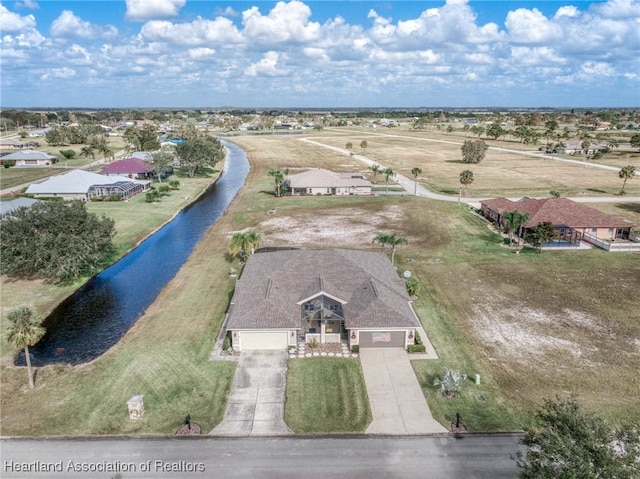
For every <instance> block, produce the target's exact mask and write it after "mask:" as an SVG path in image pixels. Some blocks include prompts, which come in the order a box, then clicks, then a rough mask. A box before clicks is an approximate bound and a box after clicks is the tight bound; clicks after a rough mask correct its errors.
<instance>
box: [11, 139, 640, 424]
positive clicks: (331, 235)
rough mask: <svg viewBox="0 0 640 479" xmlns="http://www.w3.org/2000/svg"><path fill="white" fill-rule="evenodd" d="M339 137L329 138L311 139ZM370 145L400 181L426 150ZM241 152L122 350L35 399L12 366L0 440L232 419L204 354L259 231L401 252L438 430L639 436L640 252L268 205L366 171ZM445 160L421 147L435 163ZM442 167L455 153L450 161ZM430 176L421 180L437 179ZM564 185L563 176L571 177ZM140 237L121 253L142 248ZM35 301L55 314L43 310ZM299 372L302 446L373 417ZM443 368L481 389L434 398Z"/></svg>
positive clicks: (363, 210)
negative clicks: (411, 282) (304, 171)
mask: <svg viewBox="0 0 640 479" xmlns="http://www.w3.org/2000/svg"><path fill="white" fill-rule="evenodd" d="M331 134H333V133H330V132H328V131H323V132H320V133H319V134H317V135H315V136H313V138H315V139H318V138H319V137H320V136H330V135H331ZM421 134H422V135H424V133H421ZM341 135H342V136H343V138H337V139H335V140H333V141H335V143H336V145H338V146H340V145H342V146H343V145H344V142H345V141H347V140H345V138H344V137H348V141H352V142H353V143H354V145H356V146H354V150H357V149H359V148H357V145H359V142H360V141H361V140H360V137H356V136H354V135H353V134H352V133H343V134H341ZM365 138H366V139H367V141H368V142H369V148H367V152H366V154H367V156H373V157H374V158H375V159H378V160H379V161H380V162H381V163H384V164H389V165H390V166H392V167H393V168H394V169H395V168H397V167H398V166H400V167H401V168H402V164H405V165H406V167H409V169H410V167H411V162H412V160H411V156H410V153H409V152H414V153H415V152H416V151H418V150H416V146H415V145H414V146H407V150H406V151H404V152H402V153H401V154H396V153H397V152H396V151H395V150H394V148H389V149H386V147H385V148H382V147H381V148H380V150H376V148H377V146H378V144H382V142H383V141H386V140H385V139H383V140H374V139H372V138H371V137H370V136H367V135H363V136H362V139H365ZM232 141H233V142H234V143H237V144H238V145H240V146H241V147H243V148H244V149H245V150H246V151H247V152H248V153H249V155H250V159H251V162H252V168H251V171H250V173H249V176H248V179H247V184H246V186H245V187H244V188H243V189H241V191H240V192H239V194H238V196H237V197H236V199H235V200H234V201H233V203H232V204H231V206H230V207H229V210H228V212H227V214H225V215H224V216H223V217H222V218H221V219H220V221H219V222H218V223H217V224H216V225H215V226H214V227H212V228H211V230H210V231H209V232H208V233H207V235H206V236H205V238H204V239H203V241H202V242H201V244H200V245H199V246H198V247H197V248H196V250H195V251H194V253H193V254H192V256H191V257H190V259H189V261H188V262H187V264H186V265H185V266H184V267H183V268H182V269H181V270H180V272H179V273H178V275H177V276H176V277H175V278H174V280H173V281H172V282H171V283H170V284H169V285H168V286H167V287H166V288H165V290H164V291H163V292H162V293H161V295H160V296H159V297H158V299H157V300H156V301H155V302H154V304H153V305H152V306H151V307H150V308H149V309H148V310H147V312H146V313H145V315H144V316H143V317H142V318H141V319H140V320H139V321H138V322H137V323H136V325H135V326H134V327H133V328H132V329H131V330H130V331H129V332H128V333H127V335H126V336H125V337H124V339H123V340H121V341H120V343H118V344H117V345H116V346H115V347H114V348H112V349H111V350H110V351H109V352H108V353H107V354H105V355H104V356H103V357H101V358H99V359H97V360H96V361H94V362H92V363H90V364H88V365H85V366H78V367H65V366H54V367H47V368H43V369H41V370H39V372H38V377H37V385H38V386H37V388H36V389H35V390H32V391H30V390H28V389H27V388H26V383H27V381H26V372H25V371H24V370H23V369H17V368H13V367H6V366H2V391H1V392H0V394H1V401H2V403H1V405H2V434H6V435H10V434H20V435H22V434H38V435H44V434H66V433H74V434H96V433H106V432H133V433H171V432H173V431H174V430H175V429H177V427H178V426H179V425H180V423H181V421H182V420H183V419H184V417H185V416H186V414H187V413H189V414H191V416H192V417H193V420H194V421H196V422H200V423H201V424H202V425H203V431H208V430H210V429H209V428H212V427H213V426H215V425H216V424H217V422H219V421H220V420H221V418H222V414H223V412H224V407H225V402H226V395H227V392H228V390H229V388H230V384H231V379H232V376H233V366H232V365H229V364H228V363H224V362H221V363H211V362H208V361H207V355H208V353H209V352H210V349H211V347H212V345H213V339H214V336H215V333H216V332H217V331H218V329H219V327H220V324H221V322H222V320H223V318H224V312H225V310H226V307H227V305H228V302H229V298H230V294H231V292H232V288H233V283H232V280H231V279H230V278H229V276H228V271H229V267H230V265H232V264H234V263H229V262H228V261H227V260H226V258H225V255H224V253H225V252H226V246H227V245H228V242H229V239H230V237H231V235H232V233H233V232H234V231H238V230H244V229H253V230H255V231H257V232H258V233H260V234H261V235H262V240H263V241H262V243H263V246H285V245H291V246H299V247H307V248H312V247H316V248H317V247H342V248H358V249H364V250H371V251H379V247H377V246H374V245H372V244H371V240H372V239H373V237H374V236H375V233H377V232H380V231H393V232H396V233H397V234H398V235H399V236H403V237H405V238H407V239H408V240H409V244H408V245H406V246H402V247H401V248H399V250H398V253H397V254H396V265H397V266H398V270H399V271H404V270H410V271H411V272H412V273H413V277H414V278H417V279H418V281H419V282H420V291H419V293H418V296H419V299H418V300H417V301H416V302H415V304H414V305H415V309H416V313H417V315H418V317H419V319H420V321H421V322H422V324H423V326H424V327H425V330H426V331H427V333H428V334H429V338H430V339H431V341H432V343H433V345H434V347H435V348H436V351H437V352H438V354H439V357H440V359H439V360H436V361H426V360H420V361H414V362H413V365H414V369H415V371H416V375H417V377H418V380H419V381H420V383H421V385H422V387H423V390H424V392H425V395H426V396H427V398H428V401H429V404H430V407H431V409H432V412H433V414H434V417H436V419H438V420H440V421H441V422H442V423H443V424H445V425H446V426H448V425H449V424H450V423H451V422H452V421H453V420H454V418H455V412H460V413H461V414H462V416H463V422H465V424H466V425H467V427H469V429H470V430H472V431H484V430H511V429H520V428H521V427H522V425H524V424H526V423H527V422H528V421H529V418H530V417H531V414H532V412H533V411H534V410H535V409H537V407H538V406H539V405H540V403H541V401H542V399H543V398H546V397H553V396H555V395H556V394H561V395H565V394H569V393H574V394H576V395H577V396H578V398H579V400H580V401H581V403H583V404H584V405H585V408H586V409H587V410H592V411H597V412H598V413H599V414H601V415H603V416H605V417H606V418H608V419H610V420H611V421H612V422H614V423H622V422H624V423H640V410H639V409H638V407H637V392H638V390H640V377H639V376H638V375H637V374H636V373H635V371H637V370H638V369H640V354H638V351H639V349H638V348H639V347H640V345H639V344H638V338H639V337H640V311H639V310H638V307H637V291H638V288H639V286H640V268H638V267H637V264H638V259H639V258H640V257H639V256H638V254H622V253H620V254H615V253H606V252H604V251H601V250H591V251H562V252H544V253H542V254H538V253H537V252H535V251H533V250H524V251H523V252H522V254H520V255H514V254H513V252H512V251H510V250H508V249H506V248H503V247H501V246H500V240H501V238H499V237H498V235H496V234H494V233H492V232H491V231H490V230H489V229H488V228H487V227H486V225H485V224H484V223H483V222H482V221H481V220H480V219H478V218H477V217H475V216H474V215H473V214H471V212H470V211H469V209H468V208H467V207H466V206H464V205H462V206H460V205H457V204H456V203H451V204H450V203H442V202H435V201H429V200H426V199H424V198H416V197H412V196H410V195H408V196H404V197H400V196H389V197H385V196H379V197H343V198H331V197H326V198H325V197H289V198H279V199H278V198H274V197H273V195H272V194H271V191H272V189H273V179H272V178H270V177H269V176H267V174H266V172H267V170H268V169H269V168H285V167H288V168H291V169H292V170H293V169H295V168H303V167H305V166H306V167H309V166H315V167H324V168H328V169H332V170H335V171H354V169H355V170H356V171H357V169H363V165H362V164H359V163H358V162H357V160H355V159H353V158H349V157H348V156H344V155H340V154H339V153H337V152H331V151H329V150H326V149H324V148H320V147H317V146H313V145H311V144H308V143H305V142H302V141H300V140H299V139H298V138H297V137H275V136H270V137H267V136H263V137H237V138H233V139H232ZM436 147H437V145H436V144H434V145H431V146H430V147H429V148H433V150H434V153H433V155H435V156H438V155H439V154H440V153H437V152H436V151H435V150H436V149H437V148H436ZM456 148H458V147H456ZM458 150H459V148H458ZM385 151H386V152H385ZM358 153H359V152H358ZM442 154H443V155H444V156H446V155H448V153H446V149H445V151H444V152H443V153H442ZM514 161H521V160H514ZM522 161H525V160H522ZM527 161H528V160H527ZM530 161H539V160H535V159H533V160H530ZM394 162H397V163H394ZM402 162H404V163H402ZM443 164H444V165H445V166H446V164H448V163H446V161H444V162H443ZM545 164H546V163H545ZM396 165H398V166H396ZM437 166H438V163H433V164H431V165H430V166H429V168H432V171H435V172H436V173H434V175H436V176H437V174H438V173H437V170H438V168H437ZM460 166H462V165H457V166H456V168H459V167H460ZM496 168H497V166H496ZM505 168H508V166H505ZM424 170H425V168H423V175H424ZM451 171H452V172H454V170H451ZM455 171H457V170H455ZM575 171H576V170H574V173H573V174H574V175H575V174H576V173H575ZM577 171H578V173H580V174H582V171H583V170H581V169H580V168H579V167H578V170H577ZM429 174H431V173H429ZM476 174H477V173H476ZM534 175H535V168H534V169H531V170H529V173H528V176H527V179H526V181H524V180H523V181H522V182H516V183H515V184H513V183H509V184H510V186H509V188H510V189H509V191H516V189H517V188H521V189H518V190H517V191H518V193H521V194H520V196H522V194H525V192H526V191H528V188H529V187H530V186H527V185H530V184H531V183H530V182H531V181H533V176H534ZM540 175H541V176H540V178H539V180H538V181H539V182H540V184H542V185H544V188H543V187H542V186H538V187H537V188H538V190H540V191H541V190H543V189H544V190H549V189H552V188H553V186H547V185H546V184H545V181H546V180H545V178H546V177H545V175H546V170H542V169H541V170H540ZM578 176H579V175H578ZM615 176H616V177H617V175H615ZM514 177H517V175H514ZM454 180H455V181H457V173H456V174H455V178H454ZM425 181H426V180H425ZM492 181H493V184H492V185H491V186H490V187H487V188H496V189H497V188H498V186H499V182H498V181H497V180H492ZM503 181H505V180H504V179H503ZM514 181H515V180H514ZM559 181H562V182H570V181H571V180H570V179H569V178H568V176H567V177H561V178H560V180H559ZM594 181H595V180H594ZM453 183H454V182H452V184H453ZM474 184H475V183H474ZM567 184H568V183H567ZM592 186H593V188H596V189H597V188H603V189H605V188H609V186H604V185H600V184H598V183H594V184H593V185H592ZM456 188H457V186H456ZM617 188H619V186H617ZM555 189H557V188H555ZM184 191H185V190H181V191H180V192H179V193H180V194H183V192H184ZM630 194H631V191H630ZM176 196H179V195H176ZM172 198H173V197H172ZM173 199H176V198H173ZM164 201H172V200H171V199H169V198H168V199H167V200H163V202H161V203H160V204H159V205H155V206H161V205H163V204H167V203H164ZM129 205H131V207H132V209H131V211H137V210H138V209H139V212H141V213H142V214H143V215H144V212H145V210H144V208H146V207H147V206H153V205H146V204H144V203H141V204H139V205H138V204H132V202H129V203H125V204H123V206H129ZM94 206H97V207H102V208H109V207H112V206H115V205H110V204H108V203H104V204H96V205H91V207H92V208H93V207H94ZM598 207H599V208H601V209H603V211H607V212H614V211H616V210H615V208H618V209H621V210H624V212H625V217H627V218H628V219H630V220H631V221H635V222H636V224H640V213H639V212H638V210H637V208H636V207H635V206H630V205H627V206H624V205H608V206H598ZM609 209H610V210H611V211H609ZM122 211H125V210H122ZM146 211H147V214H148V212H149V210H146ZM112 214H115V213H112ZM124 216H127V215H126V214H125V215H124ZM621 216H622V215H621ZM121 221H122V220H121ZM133 223H135V221H133ZM130 227H131V228H134V227H135V225H131V226H130ZM134 236H135V234H133V235H132V237H131V238H129V239H128V240H127V242H128V244H134V243H135V241H136V240H135V239H134ZM2 286H3V287H2V292H1V293H2V301H3V306H4V305H5V300H6V301H8V302H9V303H11V302H12V301H15V299H14V298H12V297H11V296H10V294H9V293H7V292H5V291H6V290H7V283H5V282H3V284H2ZM22 286H23V287H22V288H20V285H13V286H11V287H12V288H13V289H12V290H11V291H13V292H15V294H24V296H23V297H26V298H29V301H32V300H33V298H35V297H36V296H37V295H39V294H41V295H43V296H46V295H48V294H51V293H48V292H47V288H48V287H49V286H46V285H43V284H36V283H34V284H32V285H22ZM37 301H38V304H41V305H48V304H51V303H52V302H53V301H51V299H46V298H45V297H41V298H39V299H37ZM29 304H31V303H29ZM39 310H40V309H39ZM289 366H290V369H289V376H288V384H287V405H286V409H285V414H286V418H285V419H286V421H287V423H288V424H289V425H290V427H292V428H293V429H294V430H295V431H296V432H299V433H323V432H340V431H344V432H358V431H363V430H364V429H365V428H366V426H367V424H368V423H369V422H370V420H371V415H370V412H369V409H368V403H367V400H366V392H365V389H364V382H363V378H362V373H361V370H360V365H359V363H358V362H357V361H354V360H351V359H337V358H311V359H304V360H294V361H290V363H289ZM443 367H450V368H452V369H456V370H459V371H461V372H464V373H467V374H468V375H469V376H470V378H473V376H474V375H475V374H480V375H481V384H480V386H476V385H474V384H473V382H472V381H471V379H470V380H469V381H467V384H466V385H465V387H464V388H463V390H462V392H461V394H460V395H459V396H458V397H457V398H454V399H452V400H445V399H444V398H443V397H442V396H441V395H440V394H439V392H438V391H437V390H436V389H435V388H433V386H432V384H433V380H434V378H435V377H436V376H437V375H439V374H440V373H441V370H442V368H443ZM133 394H144V395H145V400H146V401H145V402H146V406H147V414H146V415H145V419H143V420H142V421H139V422H130V421H129V420H128V419H127V418H126V407H125V402H126V399H128V397H129V396H131V395H133ZM477 396H482V401H478V400H477Z"/></svg>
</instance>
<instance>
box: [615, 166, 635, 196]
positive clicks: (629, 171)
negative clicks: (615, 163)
mask: <svg viewBox="0 0 640 479" xmlns="http://www.w3.org/2000/svg"><path fill="white" fill-rule="evenodd" d="M635 175H636V167H635V165H627V166H625V167H624V168H622V169H621V170H620V172H619V173H618V176H619V177H620V178H621V179H623V180H624V181H623V182H622V189H621V190H620V194H621V195H624V194H625V192H624V187H625V185H626V184H627V180H630V179H631V178H633V177H634V176H635Z"/></svg>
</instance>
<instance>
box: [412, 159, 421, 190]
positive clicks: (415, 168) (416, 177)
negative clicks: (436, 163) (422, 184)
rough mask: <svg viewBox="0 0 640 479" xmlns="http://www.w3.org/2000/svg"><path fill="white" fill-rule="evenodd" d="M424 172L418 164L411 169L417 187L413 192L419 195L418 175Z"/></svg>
mask: <svg viewBox="0 0 640 479" xmlns="http://www.w3.org/2000/svg"><path fill="white" fill-rule="evenodd" d="M420 173H422V169H420V168H418V167H417V166H416V167H414V168H413V169H412V170H411V174H412V175H413V178H414V183H415V188H414V190H413V194H414V195H416V196H418V175H419V174H420Z"/></svg>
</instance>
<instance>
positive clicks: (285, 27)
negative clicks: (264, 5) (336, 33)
mask: <svg viewBox="0 0 640 479" xmlns="http://www.w3.org/2000/svg"><path fill="white" fill-rule="evenodd" d="M310 17H311V9H310V8H309V7H308V6H307V5H305V4H304V3H302V2H300V1H298V0H292V1H291V2H289V3H285V2H278V3H277V4H276V6H275V7H273V9H272V10H271V11H270V12H269V13H268V14H267V15H263V14H262V13H260V10H259V9H258V7H251V8H249V9H248V10H245V11H244V12H242V24H243V26H244V29H243V33H244V34H245V35H246V36H247V40H248V41H250V42H256V43H258V44H261V45H263V46H266V45H275V44H278V43H292V44H301V43H310V42H314V41H316V40H317V39H318V38H319V37H320V24H319V23H316V22H310V21H309V18H310Z"/></svg>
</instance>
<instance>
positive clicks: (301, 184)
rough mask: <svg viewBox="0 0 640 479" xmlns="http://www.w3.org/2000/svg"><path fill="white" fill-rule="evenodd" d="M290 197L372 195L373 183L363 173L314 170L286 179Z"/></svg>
mask: <svg viewBox="0 0 640 479" xmlns="http://www.w3.org/2000/svg"><path fill="white" fill-rule="evenodd" d="M284 184H285V187H286V188H287V194H288V195H296V196H298V195H336V196H353V195H370V194H371V182H370V181H368V180H366V179H365V178H364V176H363V175H362V174H361V173H334V172H333V171H329V170H324V169H322V168H313V169H311V170H308V171H305V172H304V173H299V174H297V175H291V176H288V177H287V178H286V179H285V182H284Z"/></svg>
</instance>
